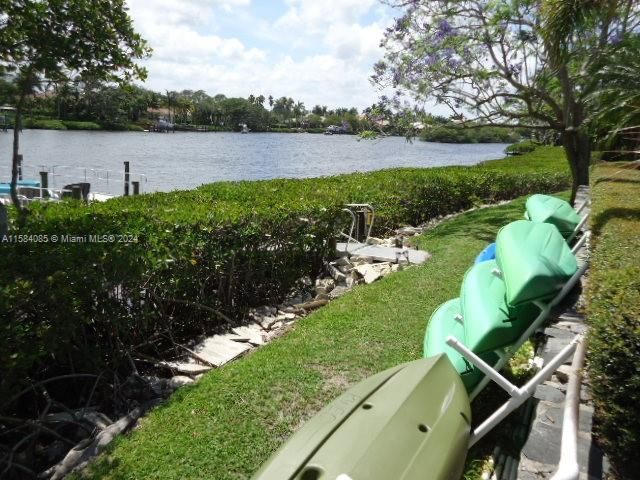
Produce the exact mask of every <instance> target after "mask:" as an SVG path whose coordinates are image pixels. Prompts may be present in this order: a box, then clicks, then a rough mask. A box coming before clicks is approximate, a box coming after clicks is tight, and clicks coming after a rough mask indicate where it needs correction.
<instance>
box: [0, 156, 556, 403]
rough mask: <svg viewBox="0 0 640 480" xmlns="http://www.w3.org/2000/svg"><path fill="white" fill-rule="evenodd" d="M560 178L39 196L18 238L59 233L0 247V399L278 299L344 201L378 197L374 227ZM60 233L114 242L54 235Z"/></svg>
mask: <svg viewBox="0 0 640 480" xmlns="http://www.w3.org/2000/svg"><path fill="white" fill-rule="evenodd" d="M568 185H569V177H568V175H567V173H566V172H562V173H552V172H548V171H547V172H543V173H511V172H507V171H503V170H502V169H500V168H497V167H471V168H465V167H449V168H434V169H394V170H385V171H378V172H372V173H366V174H364V173H357V174H351V175H342V176H336V177H326V178H319V179H304V180H292V179H278V180H269V181H258V182H223V183H216V184H211V185H205V186H203V187H200V188H199V189H197V190H193V191H177V192H171V193H154V194H149V195H141V196H137V197H122V198H117V199H114V200H111V201H109V202H105V203H93V204H90V205H84V204H81V203H79V202H76V201H69V202H64V203H59V204H40V205H35V206H34V207H33V210H32V212H31V214H30V216H29V218H28V221H27V223H26V225H25V226H24V227H22V228H19V229H17V230H16V231H15V233H17V234H25V235H38V234H40V235H48V238H51V235H54V234H55V235H58V238H59V241H58V242H57V243H52V242H51V241H49V242H48V243H10V244H6V243H5V244H3V245H2V248H3V255H1V256H0V285H2V287H1V288H2V294H1V295H0V316H2V318H7V319H11V320H12V321H9V322H6V323H5V325H4V326H3V327H2V328H3V331H2V335H3V339H4V341H3V342H2V344H1V345H0V379H2V380H0V382H1V383H0V396H2V395H4V394H5V393H7V392H10V391H14V390H15V389H16V388H18V387H19V386H20V384H21V383H22V382H24V379H25V378H31V379H33V378H34V377H42V376H45V377H46V376H47V375H52V374H53V373H54V372H59V371H70V370H73V369H74V368H75V367H74V365H82V366H83V367H82V368H83V370H84V371H88V372H94V371H100V370H102V369H104V368H110V369H117V368H118V367H119V366H120V365H122V362H124V361H125V359H126V357H125V355H126V352H127V351H129V350H132V349H133V348H134V347H135V348H138V347H136V346H138V345H141V344H144V343H146V342H147V341H148V339H149V338H158V336H159V335H160V332H169V333H171V334H172V335H174V336H176V337H179V336H181V335H185V336H186V335H193V334H194V333H199V332H208V331H212V330H214V329H216V328H219V327H220V326H221V325H223V324H224V320H223V319H224V318H225V317H231V318H232V319H237V318H240V317H242V315H243V313H244V312H245V310H246V308H247V307H249V306H254V305H259V304H264V303H269V302H276V301H279V300H281V299H282V298H283V296H284V295H285V294H286V293H287V292H289V291H290V290H291V288H292V287H294V286H295V285H296V282H297V281H298V280H299V279H300V278H302V277H303V276H306V275H314V274H316V273H318V272H319V271H320V269H321V268H322V264H323V262H324V261H326V260H327V259H329V258H330V257H331V255H332V248H333V247H332V239H333V238H334V237H335V235H336V234H337V233H338V232H339V231H340V230H341V229H342V228H343V227H344V226H345V224H346V222H348V221H349V218H348V217H346V216H344V215H343V214H341V208H342V206H343V205H344V204H345V203H350V202H369V203H372V204H374V205H375V206H376V209H377V219H378V220H377V232H376V234H380V233H382V232H383V231H384V230H386V229H390V228H394V227H397V226H398V225H401V224H414V225H415V224H420V223H422V222H425V221H427V220H429V219H431V218H433V217H434V216H437V215H443V214H448V213H451V212H455V211H459V210H463V209H466V208H469V207H471V206H473V205H474V204H475V203H477V202H494V201H498V200H505V199H510V198H514V197H517V196H521V195H524V194H527V193H531V192H550V191H557V190H560V189H564V188H566V187H567V186H568ZM65 234H68V235H70V236H81V237H82V238H86V239H87V241H88V237H85V236H87V235H97V236H99V237H98V238H106V239H108V238H109V237H108V236H109V235H114V236H115V237H114V240H115V242H114V243H111V242H109V241H107V242H104V243H102V242H92V243H71V242H62V238H63V235H65ZM118 235H124V236H134V237H137V240H138V241H137V243H121V242H118V240H121V239H124V238H122V237H118ZM100 236H106V237H100ZM216 312H219V313H216ZM136 351H140V350H136Z"/></svg>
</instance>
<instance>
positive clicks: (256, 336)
mask: <svg viewBox="0 0 640 480" xmlns="http://www.w3.org/2000/svg"><path fill="white" fill-rule="evenodd" d="M232 331H233V333H235V334H236V335H237V336H239V337H243V338H246V340H244V341H245V342H249V343H251V344H252V345H263V344H264V339H263V338H262V327H261V326H260V325H258V324H257V323H252V324H251V325H246V326H242V327H236V328H233V329H232ZM232 340H235V339H232ZM236 341H243V340H236Z"/></svg>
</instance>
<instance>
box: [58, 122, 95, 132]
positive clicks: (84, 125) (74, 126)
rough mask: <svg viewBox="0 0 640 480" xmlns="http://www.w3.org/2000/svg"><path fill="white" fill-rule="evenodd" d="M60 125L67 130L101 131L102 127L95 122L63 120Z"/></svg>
mask: <svg viewBox="0 0 640 480" xmlns="http://www.w3.org/2000/svg"><path fill="white" fill-rule="evenodd" d="M62 123H63V124H64V126H65V127H67V130H102V127H101V126H100V125H98V124H97V123H95V122H80V121H77V120H63V121H62Z"/></svg>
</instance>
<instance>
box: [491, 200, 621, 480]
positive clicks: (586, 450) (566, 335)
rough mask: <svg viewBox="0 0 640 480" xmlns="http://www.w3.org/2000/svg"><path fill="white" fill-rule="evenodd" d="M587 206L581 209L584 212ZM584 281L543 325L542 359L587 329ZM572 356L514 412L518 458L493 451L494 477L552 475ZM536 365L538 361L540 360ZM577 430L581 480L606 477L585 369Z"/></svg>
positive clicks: (537, 479)
mask: <svg viewBox="0 0 640 480" xmlns="http://www.w3.org/2000/svg"><path fill="white" fill-rule="evenodd" d="M587 198H588V191H586V190H583V191H581V192H579V195H578V198H577V199H576V204H577V205H581V204H582V203H583V202H584V201H585V200H586V199H587ZM587 212H588V209H585V210H584V211H583V212H582V213H587ZM588 253H589V245H588V242H586V245H585V246H584V247H583V248H582V249H580V251H578V253H577V257H578V261H579V263H582V262H584V261H586V260H587V256H588ZM587 281H588V271H587V275H586V276H585V277H583V278H582V279H581V287H582V288H580V289H578V291H577V292H576V291H574V293H572V294H571V295H570V296H569V297H568V298H567V299H566V300H565V301H564V302H563V303H562V304H561V305H560V306H559V307H558V308H557V310H556V312H555V315H553V314H552V317H551V318H552V320H551V322H550V323H549V326H548V327H547V328H546V329H545V330H544V332H543V335H544V341H543V343H542V344H541V346H540V348H539V350H538V352H537V354H536V355H537V357H538V358H539V360H541V362H540V363H542V365H544V364H545V363H546V362H547V361H549V360H550V359H551V358H552V357H553V356H555V355H556V354H557V353H558V352H559V351H560V350H562V349H563V348H564V347H565V346H566V345H568V344H569V342H570V341H571V340H572V339H573V338H574V337H575V335H577V334H579V333H585V332H586V331H587V325H586V323H585V319H584V316H583V315H582V314H581V313H580V310H581V308H580V307H581V303H582V301H583V298H582V295H581V292H582V291H583V289H584V286H585V284H586V282H587ZM572 360H573V358H569V359H568V360H567V361H566V362H565V364H564V365H562V366H561V367H560V368H558V370H556V372H555V373H554V375H553V376H552V377H551V378H550V379H549V380H547V381H546V382H544V383H543V384H542V385H539V386H538V388H537V389H536V393H535V395H534V397H533V398H531V399H530V400H529V401H528V402H527V403H525V404H524V405H523V406H522V407H520V409H518V411H517V412H515V413H514V415H517V424H518V425H517V427H516V428H514V431H513V435H512V439H511V440H512V441H513V442H514V444H515V445H519V446H521V447H522V448H521V450H520V458H513V457H509V456H507V455H505V454H502V453H500V451H499V450H497V451H496V452H495V454H494V464H495V466H496V468H495V472H494V475H493V478H495V479H500V480H513V479H518V480H542V479H549V478H551V477H552V476H553V474H554V473H555V472H556V470H557V468H558V462H559V461H560V450H561V439H562V419H563V415H564V400H565V392H566V387H567V382H568V373H569V371H570V364H571V361H572ZM542 365H539V366H542ZM578 428H579V433H578V463H579V465H580V479H581V480H596V479H597V480H601V479H604V478H606V476H607V473H608V470H609V462H608V460H607V458H606V457H605V456H604V454H603V452H602V450H601V449H600V448H599V447H598V446H597V445H596V444H595V442H594V441H593V437H592V431H593V404H592V401H591V393H590V388H589V379H588V377H587V375H586V373H585V374H583V380H582V387H581V392H580V421H579V427H578Z"/></svg>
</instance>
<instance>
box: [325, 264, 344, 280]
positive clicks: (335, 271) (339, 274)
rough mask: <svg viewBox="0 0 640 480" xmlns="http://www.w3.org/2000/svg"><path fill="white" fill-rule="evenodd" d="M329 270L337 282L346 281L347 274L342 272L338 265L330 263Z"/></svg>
mask: <svg viewBox="0 0 640 480" xmlns="http://www.w3.org/2000/svg"><path fill="white" fill-rule="evenodd" d="M328 270H329V273H330V274H331V276H332V277H333V279H334V280H335V281H336V283H344V282H346V280H347V276H346V275H345V274H344V273H342V272H341V271H340V270H338V269H337V268H336V267H334V266H333V265H331V264H329V267H328Z"/></svg>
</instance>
